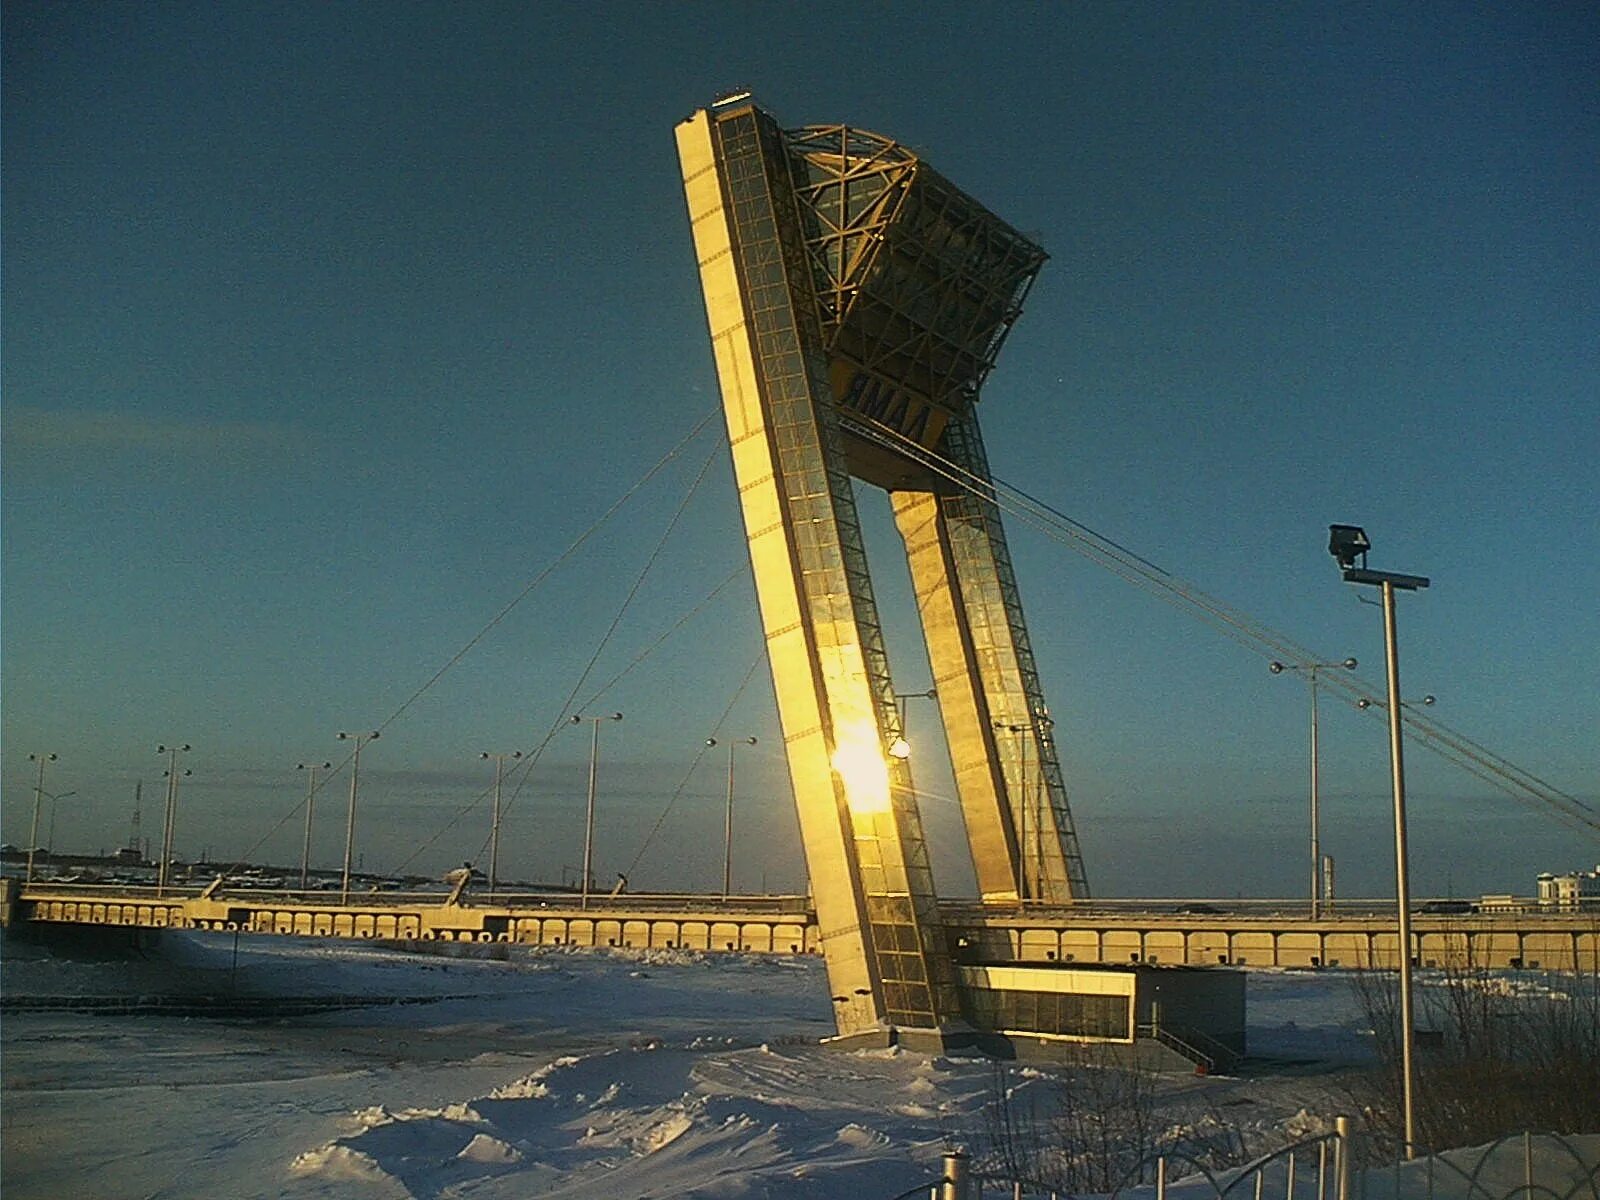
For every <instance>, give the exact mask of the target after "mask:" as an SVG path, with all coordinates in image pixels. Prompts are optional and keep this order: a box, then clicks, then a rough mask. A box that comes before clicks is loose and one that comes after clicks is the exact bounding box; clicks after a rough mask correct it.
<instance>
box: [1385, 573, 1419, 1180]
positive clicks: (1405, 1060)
mask: <svg viewBox="0 0 1600 1200" xmlns="http://www.w3.org/2000/svg"><path fill="white" fill-rule="evenodd" d="M1382 587H1383V649H1384V656H1385V659H1386V662H1387V665H1388V673H1389V767H1390V774H1391V779H1392V782H1393V785H1394V873H1395V902H1396V907H1397V912H1398V917H1399V921H1398V924H1399V930H1398V932H1399V939H1400V946H1399V950H1400V1070H1401V1082H1400V1096H1401V1105H1402V1108H1403V1109H1404V1116H1405V1132H1406V1157H1407V1158H1414V1157H1415V1156H1416V1138H1417V1123H1416V1109H1415V1094H1414V1093H1415V1082H1416V1075H1415V1062H1414V1061H1413V1056H1414V1051H1415V1041H1416V1029H1415V1024H1414V1021H1413V1017H1412V1011H1411V998H1412V994H1411V879H1410V855H1409V854H1408V852H1407V848H1406V772H1405V759H1404V750H1403V748H1402V744H1401V737H1400V645H1399V639H1398V637H1397V635H1396V633H1395V611H1394V609H1395V605H1394V584H1393V583H1391V582H1390V581H1389V580H1387V579H1386V580H1384V581H1383V584H1382Z"/></svg>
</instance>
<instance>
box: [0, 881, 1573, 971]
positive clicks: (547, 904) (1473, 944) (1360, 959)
mask: <svg viewBox="0 0 1600 1200" xmlns="http://www.w3.org/2000/svg"><path fill="white" fill-rule="evenodd" d="M1299 906H1300V908H1301V909H1302V910H1303V908H1304V903H1303V902H1299ZM1202 908H1203V909H1213V910H1215V911H1196V910H1197V909H1202ZM1295 909H1296V902H1293V901H1277V900H1260V901H1240V902H1228V903H1227V904H1226V906H1225V907H1224V906H1223V905H1221V904H1214V903H1210V902H1208V903H1206V904H1205V905H1203V906H1202V905H1199V904H1190V903H1184V902H1179V901H1150V900H1124V901H1107V900H1099V901H1094V902H1092V903H1086V904H1074V905H1070V906H1062V905H1016V904H1011V905H994V904H983V903H979V902H976V901H971V900H944V901H941V902H940V905H939V915H940V923H941V925H942V927H943V929H944V930H945V936H946V938H947V939H948V945H947V953H948V954H949V955H950V957H951V958H952V960H954V961H956V962H961V961H982V962H987V963H997V962H1038V963H1045V962H1057V963H1076V964H1096V963H1100V964H1108V965H1109V964H1115V965H1127V964H1129V963H1143V964H1156V965H1166V966H1215V965H1219V964H1221V965H1229V966H1244V967H1297V968H1348V969H1366V968H1372V969H1379V970H1382V969H1393V968H1394V967H1395V966H1396V965H1397V964H1398V961H1399V960H1398V955H1397V953H1396V947H1397V946H1398V944H1399V943H1398V940H1397V933H1396V929H1395V919H1394V906H1393V905H1392V904H1389V905H1385V904H1382V903H1371V902H1367V901H1350V902H1343V903H1342V904H1341V905H1340V907H1339V909H1338V910H1337V911H1334V912H1326V911H1325V912H1322V913H1320V914H1319V915H1318V916H1316V917H1311V916H1309V915H1307V914H1306V913H1305V912H1304V911H1298V912H1297V911H1295ZM1185 910H1187V911H1185ZM0 920H3V922H4V924H5V925H6V926H7V927H9V928H17V927H20V926H37V927H41V929H40V931H41V932H45V933H48V932H49V931H50V929H51V928H60V927H67V926H102V927H120V928H125V929H131V930H150V929H154V930H160V929H174V930H179V929H189V930H212V931H226V932H234V933H240V934H253V935H263V936H271V935H277V936H296V937H310V938H346V939H356V940H377V941H391V942H432V941H442V942H484V943H512V944H517V945H525V946H588V947H626V948H631V949H637V950H645V949H660V950H677V949H684V950H700V951H709V952H719V953H724V952H730V951H731V952H741V953H758V954H817V953H821V951H822V938H821V935H820V931H819V926H818V923H817V915H816V911H815V909H814V907H813V906H812V905H811V904H810V903H809V901H808V899H807V898H806V897H804V896H731V897H729V898H727V899H723V898H722V897H721V896H704V895H673V894H661V895H629V896H615V897H613V896H605V897H600V896H592V897H590V899H589V901H588V903H587V905H585V904H583V903H582V902H581V901H580V900H579V899H578V898H577V897H568V896H562V895H551V894H548V893H537V894H523V895H519V894H515V893H503V894H496V895H492V896H487V895H474V894H472V893H471V892H465V893H461V894H456V893H452V894H448V895H447V894H445V893H441V892H411V893H406V892H378V893H373V894H371V895H365V896H361V897H359V898H353V899H352V900H351V902H349V903H341V902H340V901H338V900H337V899H334V898H332V897H330V896H329V895H328V894H327V893H325V892H321V893H319V892H311V891H308V892H293V891H279V890H269V889H254V890H252V889H227V890H224V889H223V888H222V887H220V886H218V885H216V884H213V885H211V886H209V887H205V888H167V889H164V891H162V890H158V889H156V888H153V887H119V886H107V885H97V884H59V883H26V882H23V881H21V880H16V879H6V880H4V881H3V882H0ZM1411 933H1412V940H1413V947H1412V959H1413V961H1414V962H1415V963H1416V964H1417V965H1418V966H1421V967H1439V968H1456V969H1459V968H1467V967H1471V968H1483V969H1518V968H1521V969H1526V970H1545V971H1568V972H1570V971H1580V972H1594V971H1597V970H1600V913H1597V912H1587V911H1549V910H1544V909H1540V908H1539V907H1538V906H1537V905H1531V904H1530V905H1528V906H1525V907H1523V908H1520V909H1515V908H1514V909H1510V910H1507V911H1497V912H1487V913H1485V912H1477V913H1427V912H1419V913H1417V914H1415V915H1414V916H1413V918H1412V924H1411Z"/></svg>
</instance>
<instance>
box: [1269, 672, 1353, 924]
mask: <svg viewBox="0 0 1600 1200" xmlns="http://www.w3.org/2000/svg"><path fill="white" fill-rule="evenodd" d="M1336 669H1337V670H1343V671H1354V670H1355V669H1356V660H1355V659H1353V658H1345V659H1340V660H1339V661H1338V662H1314V663H1290V664H1288V665H1287V666H1286V665H1284V664H1283V663H1281V662H1274V663H1271V664H1269V665H1268V670H1270V671H1271V672H1272V673H1273V674H1274V675H1279V674H1282V673H1283V672H1284V671H1295V672H1299V673H1301V674H1304V675H1305V677H1306V678H1307V680H1309V681H1310V684H1311V919H1312V920H1316V919H1317V917H1318V916H1319V915H1321V909H1322V819H1321V816H1320V813H1319V811H1318V799H1319V797H1318V775H1319V774H1320V772H1319V771H1318V768H1317V763H1318V758H1317V672H1318V671H1327V670H1336Z"/></svg>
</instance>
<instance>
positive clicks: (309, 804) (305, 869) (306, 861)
mask: <svg viewBox="0 0 1600 1200" xmlns="http://www.w3.org/2000/svg"><path fill="white" fill-rule="evenodd" d="M306 770H308V771H309V772H311V774H310V776H309V778H308V779H307V781H306V836H305V841H304V843H303V844H302V845H301V847H300V890H301V891H302V892H303V891H305V890H306V888H307V887H308V886H310V882H309V881H310V876H311V813H312V810H313V809H314V808H315V807H316V803H317V768H316V765H315V764H313V765H311V766H309V767H307V768H306Z"/></svg>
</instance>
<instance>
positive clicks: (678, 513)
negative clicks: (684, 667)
mask: <svg viewBox="0 0 1600 1200" xmlns="http://www.w3.org/2000/svg"><path fill="white" fill-rule="evenodd" d="M719 450H720V447H718V448H716V449H713V450H712V451H711V453H710V454H708V455H706V459H705V462H703V463H702V464H701V465H700V470H699V472H698V473H697V474H696V475H695V477H694V482H692V483H691V484H690V485H689V489H688V491H687V492H685V493H684V496H683V499H682V500H681V501H680V502H679V504H678V507H677V509H676V510H674V512H673V514H672V517H671V519H670V520H669V521H668V522H667V524H666V527H665V528H664V529H663V530H662V531H661V536H660V538H658V539H657V541H656V544H655V548H654V549H652V550H651V552H650V556H649V558H647V559H646V560H645V564H644V566H643V568H641V569H640V571H639V574H638V575H637V576H636V577H635V578H634V581H633V586H632V587H630V588H629V589H628V594H627V596H626V597H625V598H624V599H623V601H622V606H621V607H620V608H618V609H617V613H616V615H615V616H614V617H612V619H611V624H610V625H609V626H608V627H607V628H606V631H605V634H604V635H603V636H602V637H601V638H600V642H599V644H598V645H596V646H595V648H594V653H593V654H591V655H590V656H589V661H588V663H587V664H586V665H585V666H584V668H583V673H582V674H581V675H580V676H579V677H578V681H577V683H575V684H574V685H573V686H572V690H571V691H570V692H568V694H567V698H566V700H565V701H564V702H563V703H562V705H561V710H560V712H559V714H558V715H557V717H556V719H555V721H554V722H553V723H552V724H551V726H550V729H549V731H548V732H547V733H546V734H545V736H544V740H543V741H541V742H540V743H539V744H538V746H536V747H535V748H534V749H533V750H532V751H531V752H530V753H529V755H528V756H527V759H526V763H527V765H526V766H524V767H522V769H521V771H520V773H515V772H514V774H516V775H517V780H516V785H515V786H514V787H513V789H512V792H511V798H510V800H508V801H506V802H505V803H504V804H503V805H502V807H501V810H500V816H501V819H502V820H504V819H505V816H506V814H508V813H509V812H510V811H511V810H512V809H513V808H514V807H516V803H517V801H518V800H519V799H520V798H521V795H522V789H523V787H524V786H525V785H526V784H527V781H528V776H529V775H530V774H531V772H532V771H533V768H534V765H535V764H536V763H537V762H538V761H539V759H540V757H541V756H543V754H544V751H545V749H546V747H548V746H549V745H550V743H551V742H552V741H554V740H555V736H556V734H557V733H558V732H559V731H560V729H561V728H562V726H564V725H565V724H566V723H567V716H568V714H569V713H570V712H571V709H572V702H573V699H574V698H575V697H576V696H577V694H578V692H579V690H580V689H582V687H583V685H584V684H585V683H586V682H588V679H589V676H590V674H591V673H592V672H593V671H594V668H595V664H596V663H598V662H599V661H600V656H601V655H602V654H603V653H605V649H606V647H607V646H608V645H609V644H610V642H611V639H612V637H613V636H614V635H615V634H616V632H617V629H618V627H619V626H620V625H621V624H622V619H623V617H624V616H626V615H627V612H628V610H629V609H630V608H631V607H632V606H633V602H634V600H635V599H636V598H637V597H638V595H639V590H640V588H642V587H643V586H644V581H645V579H646V578H648V577H649V575H650V572H651V570H652V569H653V568H654V567H655V565H656V561H657V560H658V559H659V558H660V557H661V552H662V550H663V549H665V548H666V544H667V542H668V540H669V539H670V538H671V537H672V534H673V531H674V530H675V529H677V527H678V522H679V521H680V520H681V519H682V517H683V514H684V510H685V509H687V508H688V507H689V502H690V500H692V499H693V498H694V495H695V493H696V492H698V491H699V490H700V485H701V484H702V483H703V482H704V481H705V477H706V473H707V472H708V471H710V469H711V464H712V463H713V462H714V461H716V458H717V454H718V452H719ZM482 801H483V793H480V794H479V795H478V796H477V797H476V798H475V799H473V800H472V801H471V802H470V803H469V804H467V805H464V806H462V807H461V808H458V809H457V810H456V813H455V815H454V816H452V817H451V818H450V819H449V820H448V821H446V822H445V823H444V825H443V826H441V827H440V828H439V829H438V830H437V831H436V832H435V833H434V835H433V836H432V837H430V838H428V839H427V840H426V841H425V842H423V843H422V844H421V845H419V846H417V847H416V848H415V849H413V850H412V851H411V853H410V854H408V855H407V856H406V857H405V859H404V860H403V861H402V862H401V863H400V864H399V866H397V867H396V868H395V869H394V870H393V871H392V872H390V874H398V873H399V872H400V871H402V870H404V869H405V868H406V867H408V866H410V865H411V863H412V862H414V861H415V860H416V858H417V856H418V855H420V854H422V853H423V852H424V851H426V850H428V849H429V848H430V847H432V846H433V845H434V843H435V842H437V841H438V840H439V839H440V838H441V837H443V836H444V834H445V833H447V832H448V831H449V830H450V829H452V828H454V827H455V826H456V825H457V824H458V823H459V822H460V821H461V820H462V819H463V818H465V817H466V816H467V814H468V813H470V812H471V811H473V810H474V809H475V808H477V806H478V805H479V804H480V803H482Z"/></svg>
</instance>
